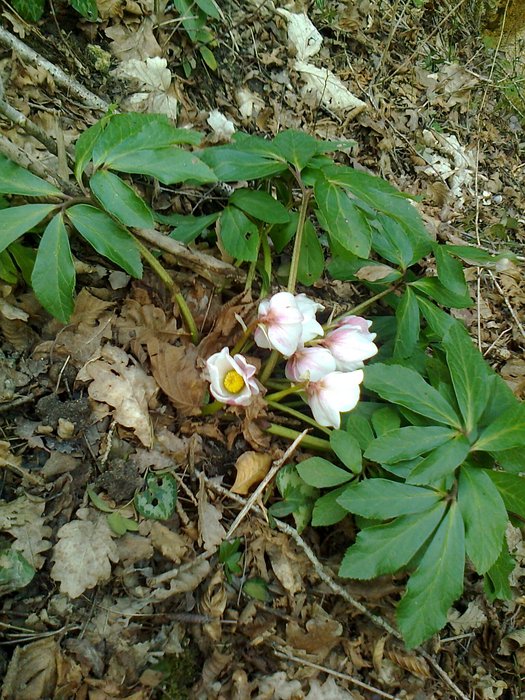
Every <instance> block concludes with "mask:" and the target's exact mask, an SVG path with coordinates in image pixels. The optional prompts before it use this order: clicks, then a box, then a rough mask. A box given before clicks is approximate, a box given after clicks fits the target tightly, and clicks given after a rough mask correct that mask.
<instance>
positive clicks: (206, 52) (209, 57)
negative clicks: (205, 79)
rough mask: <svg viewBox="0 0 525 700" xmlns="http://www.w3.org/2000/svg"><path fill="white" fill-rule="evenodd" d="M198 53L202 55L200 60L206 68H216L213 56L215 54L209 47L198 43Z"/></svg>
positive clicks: (215, 60) (216, 64)
mask: <svg viewBox="0 0 525 700" xmlns="http://www.w3.org/2000/svg"><path fill="white" fill-rule="evenodd" d="M199 53H200V55H201V57H202V60H203V61H204V63H205V64H206V65H207V66H208V68H210V69H211V70H217V68H218V63H217V59H216V58H215V54H214V53H213V51H212V50H211V49H209V48H208V47H207V46H205V45H204V44H200V46H199Z"/></svg>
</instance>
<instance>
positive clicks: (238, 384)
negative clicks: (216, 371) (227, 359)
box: [223, 369, 244, 394]
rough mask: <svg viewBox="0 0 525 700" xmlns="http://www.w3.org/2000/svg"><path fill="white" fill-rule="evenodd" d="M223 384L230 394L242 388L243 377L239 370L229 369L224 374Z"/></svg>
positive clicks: (236, 392)
mask: <svg viewBox="0 0 525 700" xmlns="http://www.w3.org/2000/svg"><path fill="white" fill-rule="evenodd" d="M223 384H224V388H225V389H226V391H229V392H230V394H238V393H239V392H240V391H242V389H243V388H244V379H243V377H241V375H240V374H239V372H236V371H235V370H234V369H231V370H230V371H229V372H226V374H225V375H224V380H223Z"/></svg>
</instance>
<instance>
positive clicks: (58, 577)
mask: <svg viewBox="0 0 525 700" xmlns="http://www.w3.org/2000/svg"><path fill="white" fill-rule="evenodd" d="M77 515H78V516H79V517H82V518H83V519H82V520H73V521H71V522H70V523H66V525H63V526H62V527H61V528H60V530H59V531H58V533H57V537H58V542H57V544H56V545H55V548H54V551H53V559H54V564H53V568H52V570H51V578H53V579H54V580H55V581H59V582H60V592H61V593H67V595H69V596H70V597H71V598H78V596H79V595H82V593H83V592H84V591H85V590H87V589H88V588H93V587H94V586H96V585H97V584H99V583H104V582H106V581H109V579H110V576H111V562H117V561H118V558H119V555H118V549H117V546H116V544H115V542H114V541H113V538H112V537H111V530H110V528H109V525H108V524H107V521H106V516H105V515H104V514H102V513H96V512H95V511H93V510H91V509H82V510H81V511H78V513H77ZM88 517H91V518H93V520H88V519H87V518H88Z"/></svg>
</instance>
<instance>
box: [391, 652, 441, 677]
mask: <svg viewBox="0 0 525 700" xmlns="http://www.w3.org/2000/svg"><path fill="white" fill-rule="evenodd" d="M386 656H387V657H388V658H389V659H390V661H393V662H394V663H395V664H397V665H398V666H399V667H400V668H403V669H404V670H405V671H408V672H409V673H411V674H412V675H414V676H419V678H430V677H431V676H432V674H431V672H430V669H429V667H428V663H427V662H426V660H425V659H424V658H423V657H422V656H416V655H415V654H407V653H403V652H401V651H400V650H399V649H389V650H388V651H387V652H386Z"/></svg>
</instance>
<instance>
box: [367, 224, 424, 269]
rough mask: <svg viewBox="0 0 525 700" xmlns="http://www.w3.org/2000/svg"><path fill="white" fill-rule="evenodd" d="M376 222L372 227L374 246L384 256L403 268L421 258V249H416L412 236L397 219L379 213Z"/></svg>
mask: <svg viewBox="0 0 525 700" xmlns="http://www.w3.org/2000/svg"><path fill="white" fill-rule="evenodd" d="M375 224H376V225H375V226H374V227H373V229H372V232H373V233H372V248H373V249H374V250H375V251H376V253H379V255H380V256H381V257H382V258H385V260H388V261H389V262H391V263H394V264H396V265H399V266H400V268H401V269H402V270H406V269H407V267H409V266H410V265H412V264H413V263H415V262H416V261H417V260H419V257H420V256H419V251H417V252H415V251H414V248H413V246H412V243H411V241H410V238H408V236H407V235H406V233H405V230H404V228H403V227H402V225H401V224H400V223H399V222H398V221H396V219H393V218H392V217H391V216H387V215H386V214H378V215H377V219H376V221H375Z"/></svg>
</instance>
